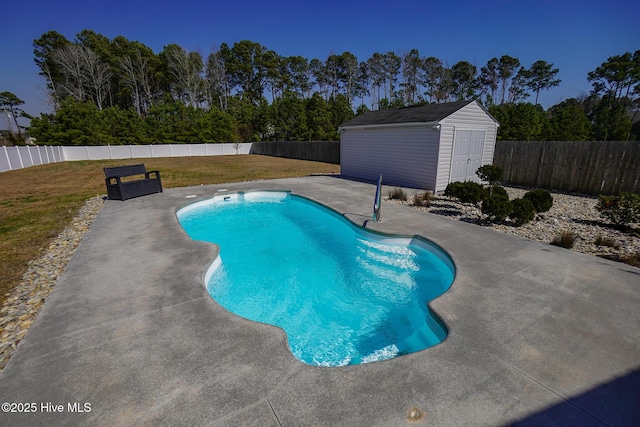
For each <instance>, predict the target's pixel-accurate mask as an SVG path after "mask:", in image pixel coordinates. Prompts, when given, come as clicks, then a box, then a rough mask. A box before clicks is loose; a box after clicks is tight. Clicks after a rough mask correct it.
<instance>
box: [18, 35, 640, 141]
mask: <svg viewBox="0 0 640 427" xmlns="http://www.w3.org/2000/svg"><path fill="white" fill-rule="evenodd" d="M34 57H35V62H36V64H37V65H38V67H39V69H40V74H41V75H42V76H43V77H44V78H45V80H46V82H47V90H48V92H49V95H50V99H51V102H52V104H53V107H54V113H53V114H42V115H41V117H39V118H33V119H32V121H31V129H30V133H31V135H32V136H34V137H36V138H37V139H38V141H41V142H49V143H65V144H74V143H76V144H85V143H90V144H106V143H111V144H117V143H136V142H138V143H156V142H159V143H161V142H181V141H184V142H186V141H189V142H195V141H199V142H223V141H256V140H276V139H284V140H325V139H338V135H337V127H338V126H339V125H340V124H341V123H343V122H345V121H347V120H349V119H350V118H352V117H353V116H354V114H360V113H362V112H365V111H369V110H374V109H379V108H394V107H402V106H410V105H417V104H421V103H431V102H448V101H455V100H463V99H476V100H478V101H479V102H481V103H482V104H483V105H484V106H485V107H486V108H487V109H488V110H489V111H490V112H491V114H493V115H494V116H495V117H496V119H497V120H498V121H499V122H500V123H501V127H500V131H499V138H500V139H523V140H531V139H574V140H583V139H609V140H611V139H627V138H637V137H638V134H637V133H635V134H634V133H633V131H632V121H633V114H634V112H635V113H636V114H637V111H638V98H639V95H640V93H639V90H640V89H639V88H640V85H639V84H638V83H639V80H640V77H639V76H640V72H639V70H640V51H636V52H635V53H633V54H632V53H625V54H623V55H618V56H614V57H610V58H609V59H608V60H607V61H606V62H604V63H603V64H602V65H601V66H600V67H598V68H597V69H596V70H594V71H592V72H590V73H589V74H588V76H587V79H588V81H589V82H591V83H592V85H593V90H592V91H591V93H589V94H582V95H580V96H578V97H577V98H572V99H569V100H566V101H564V102H562V103H560V104H558V105H555V106H553V107H551V108H549V109H548V110H547V111H544V110H543V109H542V107H540V106H539V105H538V104H537V101H538V96H539V94H540V92H542V91H544V90H548V89H550V88H552V87H555V86H557V85H559V84H560V82H561V81H560V80H559V79H558V78H557V74H558V72H559V70H558V68H554V67H553V64H550V63H547V62H546V61H544V60H538V61H535V62H534V63H533V64H531V65H530V66H528V67H525V66H523V65H522V64H521V63H520V60H519V59H518V58H515V57H511V56H508V55H503V56H500V57H495V58H492V59H490V60H489V61H488V62H487V63H486V64H485V65H484V66H482V67H480V69H478V68H477V67H476V65H473V64H471V63H470V62H468V61H459V62H457V63H455V64H453V65H452V66H450V67H449V66H448V64H446V63H445V62H443V61H441V60H440V59H438V58H435V57H424V56H421V55H420V53H419V52H418V50H417V49H411V50H409V51H407V52H402V53H395V52H387V53H374V54H373V55H372V56H371V57H369V58H367V59H366V60H362V61H359V60H358V58H356V56H355V55H353V54H351V53H350V52H343V53H342V54H330V55H328V56H327V58H325V59H318V58H313V59H311V60H309V59H307V58H305V57H303V56H282V55H279V54H278V53H276V52H275V51H273V50H269V49H267V47H265V46H263V45H261V44H259V43H256V42H253V41H249V40H242V41H239V42H236V43H234V44H233V45H231V46H230V45H228V44H226V43H222V44H221V45H220V47H219V48H217V49H213V50H212V51H211V52H209V53H208V55H206V56H204V55H203V54H202V53H201V52H198V51H187V50H186V49H184V48H182V47H180V46H178V45H176V44H170V45H167V46H165V47H164V48H163V50H162V51H161V52H160V53H158V54H156V53H154V52H153V51H152V49H150V48H149V47H148V46H146V45H144V44H143V43H140V42H137V41H129V40H127V39H126V38H124V37H122V36H118V37H115V38H114V39H112V40H110V39H109V38H107V37H105V36H103V35H101V34H98V33H95V32H94V31H91V30H84V31H82V32H80V33H79V34H77V35H76V38H75V40H73V41H70V40H68V39H66V38H65V37H64V36H63V35H61V34H59V33H58V32H56V31H49V32H47V33H45V34H43V35H42V36H41V37H40V38H38V39H37V40H35V41H34ZM530 96H531V97H535V98H534V99H535V103H534V104H532V103H525V102H524V100H526V99H528V98H529V97H530ZM212 126H213V127H215V128H214V129H212Z"/></svg>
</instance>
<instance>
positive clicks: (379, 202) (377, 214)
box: [373, 175, 382, 222]
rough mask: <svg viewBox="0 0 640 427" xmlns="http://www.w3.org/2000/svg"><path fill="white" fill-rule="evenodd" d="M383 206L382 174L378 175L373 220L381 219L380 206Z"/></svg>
mask: <svg viewBox="0 0 640 427" xmlns="http://www.w3.org/2000/svg"><path fill="white" fill-rule="evenodd" d="M381 207H382V175H380V176H379V177H378V186H377V187H376V198H375V200H374V202H373V221H374V222H378V221H380V208H381Z"/></svg>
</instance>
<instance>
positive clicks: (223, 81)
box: [205, 49, 231, 111]
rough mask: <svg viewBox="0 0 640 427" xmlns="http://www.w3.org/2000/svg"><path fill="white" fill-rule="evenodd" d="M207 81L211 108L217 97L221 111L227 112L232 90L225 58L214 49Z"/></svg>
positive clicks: (206, 71)
mask: <svg viewBox="0 0 640 427" xmlns="http://www.w3.org/2000/svg"><path fill="white" fill-rule="evenodd" d="M205 80H206V93H207V96H208V98H209V106H211V105H213V103H214V101H213V99H214V97H215V98H217V100H216V103H218V105H219V106H220V109H221V110H223V111H227V109H228V107H229V104H228V99H229V96H230V91H231V88H230V85H229V78H228V76H227V73H226V70H225V66H224V58H223V57H222V55H221V53H220V51H219V50H217V49H212V50H211V53H210V54H209V57H208V58H207V64H206V69H205Z"/></svg>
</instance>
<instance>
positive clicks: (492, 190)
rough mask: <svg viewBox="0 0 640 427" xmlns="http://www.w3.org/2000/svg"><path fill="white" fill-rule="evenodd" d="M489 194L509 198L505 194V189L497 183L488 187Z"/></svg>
mask: <svg viewBox="0 0 640 427" xmlns="http://www.w3.org/2000/svg"><path fill="white" fill-rule="evenodd" d="M489 195H499V196H502V197H505V198H507V199H508V198H509V194H507V190H505V189H504V188H502V187H500V186H499V185H494V186H492V187H489Z"/></svg>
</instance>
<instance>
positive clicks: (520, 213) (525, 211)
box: [509, 199, 536, 226]
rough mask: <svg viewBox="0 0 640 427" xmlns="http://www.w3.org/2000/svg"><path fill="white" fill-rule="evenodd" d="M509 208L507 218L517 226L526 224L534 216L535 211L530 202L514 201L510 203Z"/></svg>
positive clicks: (523, 200) (525, 200) (524, 200)
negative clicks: (510, 207) (509, 211)
mask: <svg viewBox="0 0 640 427" xmlns="http://www.w3.org/2000/svg"><path fill="white" fill-rule="evenodd" d="M511 206H512V209H511V213H510V214H509V218H511V219H512V220H513V221H515V223H516V225H518V226H520V225H523V224H526V223H528V222H529V221H531V220H532V219H533V217H534V216H535V215H536V209H535V208H534V207H533V203H531V200H527V199H515V200H514V201H512V202H511Z"/></svg>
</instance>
